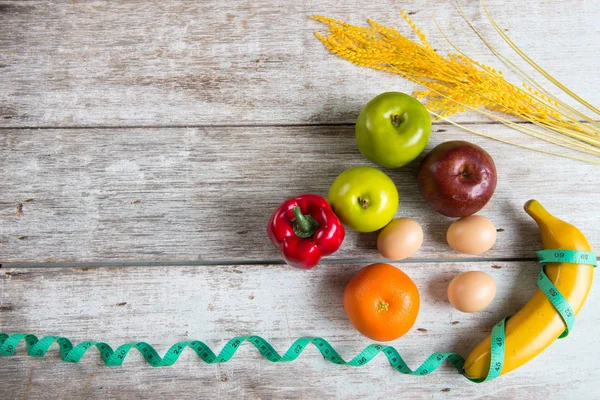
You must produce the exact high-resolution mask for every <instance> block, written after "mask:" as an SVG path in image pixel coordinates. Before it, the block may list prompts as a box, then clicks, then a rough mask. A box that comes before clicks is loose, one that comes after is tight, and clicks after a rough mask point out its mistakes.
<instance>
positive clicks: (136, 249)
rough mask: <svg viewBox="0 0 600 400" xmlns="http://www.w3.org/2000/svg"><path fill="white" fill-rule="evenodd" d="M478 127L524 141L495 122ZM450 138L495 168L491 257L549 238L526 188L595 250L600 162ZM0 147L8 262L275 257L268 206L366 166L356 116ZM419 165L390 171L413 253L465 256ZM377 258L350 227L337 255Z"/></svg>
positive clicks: (59, 133) (4, 139) (3, 248)
mask: <svg viewBox="0 0 600 400" xmlns="http://www.w3.org/2000/svg"><path fill="white" fill-rule="evenodd" d="M475 128H478V129H482V130H485V131H486V132H488V133H491V134H494V135H501V136H502V135H503V136H505V137H515V139H517V140H518V141H519V142H520V143H527V140H528V138H527V137H523V135H521V136H519V135H520V134H519V133H514V132H512V131H510V130H509V131H507V130H506V129H503V128H502V127H499V126H495V125H491V126H475ZM452 139H467V140H470V141H472V142H474V143H478V144H480V145H481V146H482V147H483V148H485V149H487V150H488V151H489V152H490V154H491V155H492V157H493V158H494V159H495V161H496V164H497V169H498V174H499V179H498V181H499V183H498V186H497V188H496V193H495V195H494V197H493V198H492V201H490V203H489V204H488V205H487V206H486V207H485V208H484V209H483V210H481V211H480V214H482V215H485V216H487V217H489V218H490V219H491V220H492V221H493V222H494V223H495V224H496V227H497V228H499V229H503V231H502V232H499V233H498V241H497V244H496V245H495V246H494V248H493V249H492V250H490V251H489V252H488V253H486V254H485V256H486V257H533V256H534V255H535V251H536V250H539V249H540V248H541V243H540V241H539V235H538V233H537V227H536V225H535V224H534V223H533V221H532V220H531V219H530V218H529V217H528V216H527V215H526V214H525V212H524V211H523V210H522V207H523V205H524V203H525V202H526V201H527V200H529V199H530V198H537V199H538V200H540V201H541V202H542V204H544V205H545V206H546V207H547V208H548V209H549V210H550V211H551V212H553V213H555V214H556V215H557V216H559V217H562V218H564V219H566V220H567V221H569V222H571V223H573V224H574V225H575V226H578V227H579V228H580V229H582V231H583V232H584V233H585V234H586V235H587V237H588V239H589V240H590V243H592V246H594V243H599V242H600V225H599V224H597V214H590V210H597V209H598V207H599V206H600V200H599V199H600V198H599V196H598V194H599V192H598V190H599V189H598V188H599V187H600V186H599V184H600V181H599V179H600V178H599V177H598V175H597V174H596V173H595V171H596V170H597V166H593V165H588V164H584V163H582V162H578V161H571V160H565V159H559V158H557V157H550V156H547V155H545V154H539V153H534V152H531V151H528V150H523V149H520V148H517V147H514V146H509V145H506V144H502V143H499V142H496V141H492V140H489V139H485V138H479V137H478V136H475V135H472V134H468V133H467V134H465V133H463V132H462V131H460V130H458V129H457V128H454V127H446V126H445V127H444V128H443V129H437V130H436V131H435V132H433V134H432V139H431V141H430V143H429V146H428V149H431V148H432V147H433V146H435V145H436V144H438V143H441V142H443V141H447V140H452ZM0 146H1V147H2V148H4V149H7V151H6V152H5V156H4V157H3V158H2V159H0V193H2V198H1V199H0V241H1V242H2V243H0V254H1V255H2V257H1V258H2V261H3V262H86V261H89V262H93V261H166V260H176V261H221V262H224V261H227V260H229V261H259V262H260V260H278V259H280V256H279V253H278V251H277V249H275V247H274V246H272V245H271V243H270V242H269V240H268V238H267V235H266V233H265V232H266V231H265V230H266V223H267V221H268V219H269V216H270V214H271V213H272V212H273V210H275V208H276V207H277V206H278V205H279V204H280V203H281V202H282V201H283V200H285V199H286V198H288V197H293V196H296V195H299V194H301V193H316V194H319V195H322V196H327V193H328V190H329V186H330V185H331V183H332V182H333V180H334V179H335V177H336V176H337V175H338V174H340V173H341V172H342V171H344V170H345V169H347V168H350V167H353V166H356V165H368V161H366V159H364V157H362V155H361V154H360V153H359V152H358V150H357V149H356V144H355V140H354V132H353V128H352V127H351V126H341V127H277V128H275V127H271V128H267V127H264V128H232V127H230V128H188V129H173V128H171V129H102V130H94V129H68V130H62V129H59V130H27V131H23V130H16V131H5V132H4V133H3V134H2V135H0ZM418 162H419V160H417V161H416V162H414V163H413V164H411V166H409V167H405V168H401V169H398V170H386V172H387V173H389V175H390V176H391V177H392V179H393V180H394V182H395V183H396V185H397V187H398V190H399V193H400V198H401V200H400V208H399V209H398V213H397V215H398V216H407V217H412V218H416V219H417V220H418V221H419V222H420V223H421V224H422V226H423V229H424V231H425V242H424V245H423V247H422V249H421V250H420V252H419V253H417V255H416V257H419V258H452V257H461V255H460V254H458V253H456V252H454V251H453V250H451V249H450V248H449V247H448V245H447V244H446V241H445V232H446V229H447V227H448V226H449V224H450V223H451V221H453V219H450V218H446V217H443V216H441V215H439V214H437V213H435V212H433V211H432V210H431V209H430V208H429V206H428V205H427V204H426V203H425V201H424V200H423V199H422V197H421V195H420V194H419V193H418V190H417V185H416V170H417V166H418ZM582 188H583V189H584V190H582ZM19 204H21V206H19ZM17 207H20V210H21V211H20V212H19V213H18V212H17ZM377 257H378V253H377V250H376V233H371V234H357V233H355V232H350V231H348V235H347V239H346V240H345V242H344V244H343V245H342V248H341V249H340V250H339V251H338V252H337V253H336V254H334V255H333V256H332V257H331V258H337V259H349V258H355V259H356V258H358V259H373V258H377Z"/></svg>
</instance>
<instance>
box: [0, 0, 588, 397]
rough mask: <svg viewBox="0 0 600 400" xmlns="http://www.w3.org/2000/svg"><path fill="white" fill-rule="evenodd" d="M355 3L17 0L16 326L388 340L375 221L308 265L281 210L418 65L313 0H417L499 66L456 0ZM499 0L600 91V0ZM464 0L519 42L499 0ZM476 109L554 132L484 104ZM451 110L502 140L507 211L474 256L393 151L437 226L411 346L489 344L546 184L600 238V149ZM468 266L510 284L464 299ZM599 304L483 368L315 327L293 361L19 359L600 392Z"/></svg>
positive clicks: (393, 385) (193, 393)
mask: <svg viewBox="0 0 600 400" xmlns="http://www.w3.org/2000/svg"><path fill="white" fill-rule="evenodd" d="M343 3H344V4H333V2H322V1H314V0H305V1H301V2H280V1H275V0H270V1H267V0H265V1H254V2H249V1H248V2H238V1H223V0H221V1H203V2H196V1H174V0H162V1H141V0H139V1H121V2H107V1H83V0H76V1H0V146H1V147H0V148H1V149H2V152H1V155H0V261H1V262H2V268H1V269H0V330H1V331H4V332H7V333H14V332H28V333H35V334H37V335H46V334H57V335H63V336H67V337H69V338H70V339H72V340H73V341H74V342H79V341H82V340H89V339H92V340H104V341H107V342H108V343H110V344H113V345H119V344H122V343H125V342H130V341H137V340H143V341H147V342H149V343H152V344H154V345H155V346H156V347H157V349H158V350H159V352H164V351H166V349H167V348H168V347H169V346H170V345H171V344H173V343H175V342H176V341H180V340H185V339H188V338H194V339H200V340H203V341H205V342H206V343H208V344H210V345H212V346H213V348H214V349H220V347H221V346H222V345H223V344H224V343H225V341H226V340H227V339H229V338H231V337H232V336H235V335H240V334H259V335H261V336H263V337H265V338H267V339H269V340H270V341H272V343H273V344H274V345H275V347H276V348H277V349H282V350H283V349H286V348H287V346H288V345H289V344H291V342H292V341H293V340H294V339H295V338H297V337H300V336H306V335H320V336H322V337H325V338H327V339H329V340H331V341H332V343H333V344H334V345H335V347H336V348H337V349H339V351H340V353H341V354H342V355H343V356H345V357H346V358H350V357H352V356H354V355H355V354H356V353H357V352H358V351H360V350H361V349H362V348H363V347H364V346H366V345H367V344H369V343H370V341H369V340H367V339H366V338H364V337H362V336H361V335H360V334H358V333H357V332H356V331H355V330H354V329H353V328H352V327H351V326H350V324H349V322H348V321H347V319H346V317H345V315H344V311H343V307H342V304H341V293H342V291H343V288H344V285H345V284H346V283H347V282H348V280H349V279H350V277H351V276H352V274H353V273H355V272H356V271H357V270H358V269H360V268H361V267H363V266H364V265H366V264H367V263H369V262H371V261H373V260H375V259H377V258H378V254H377V251H376V248H375V239H376V236H375V235H374V234H360V235H359V234H356V233H352V232H349V233H348V237H347V240H346V241H345V242H344V244H343V246H342V248H341V249H340V251H339V252H338V253H336V254H335V255H334V256H332V257H330V258H329V260H328V262H327V263H324V264H323V265H321V266H319V267H318V268H316V269H314V270H312V271H310V272H305V271H297V270H293V269H291V268H289V267H286V266H284V265H281V262H280V257H279V255H278V252H277V250H276V249H275V248H273V247H272V246H271V244H270V243H269V242H268V239H267V237H266V235H265V233H264V231H265V224H266V221H267V219H268V217H269V215H270V213H271V212H272V210H273V209H274V208H275V207H276V206H277V205H278V204H279V203H280V202H281V201H282V200H284V199H285V198H287V197H291V196H294V195H297V194H300V193H304V192H312V193H317V194H321V195H326V194H327V190H328V187H329V185H330V184H331V183H332V181H333V179H334V178H335V177H336V176H337V175H338V174H339V173H340V172H342V171H343V170H345V169H346V168H349V167H351V166H355V165H368V161H366V160H365V159H364V158H362V156H361V155H360V153H359V152H358V151H357V149H356V147H355V143H354V137H353V134H354V131H353V123H354V121H355V119H356V116H357V114H358V112H359V111H360V109H361V107H362V106H363V105H364V104H365V103H366V102H367V101H368V100H369V99H370V98H372V97H373V96H375V95H377V94H379V93H381V92H383V91H389V90H398V91H404V92H408V93H410V92H412V91H413V90H415V89H416V86H414V85H412V84H410V83H408V82H406V81H404V80H402V79H401V78H399V77H397V76H394V75H391V74H385V73H382V72H378V71H374V70H369V69H361V68H359V67H356V66H354V65H352V64H350V63H348V62H346V61H344V60H341V59H338V58H336V57H335V56H333V55H331V54H329V53H328V52H327V51H326V50H325V49H324V48H323V46H322V45H321V44H320V43H319V42H318V40H317V39H316V38H315V37H314V36H313V33H314V32H315V31H317V30H321V31H322V29H323V27H322V26H321V25H320V24H319V23H317V22H315V21H312V20H309V19H308V16H309V15H312V14H323V15H326V16H331V17H336V18H339V19H342V20H345V21H349V22H352V23H356V24H363V23H366V19H367V18H370V17H371V18H374V19H376V20H377V21H379V22H382V23H386V24H390V25H395V26H397V27H399V29H401V30H402V31H403V32H406V33H407V34H410V32H409V28H408V26H406V24H405V23H404V22H403V21H402V20H401V18H400V16H399V11H400V7H403V8H404V9H405V10H407V11H408V12H409V13H410V14H411V17H412V18H414V20H415V22H416V23H417V24H418V25H419V26H420V27H421V28H422V29H423V31H424V32H425V33H427V34H428V37H429V38H430V41H431V42H432V43H433V44H434V46H435V47H436V48H437V49H438V50H439V51H441V52H447V51H449V50H450V47H449V46H448V44H447V43H445V42H444V39H443V37H442V36H441V34H440V33H439V32H438V31H437V28H436V26H435V23H434V19H433V15H435V17H436V19H437V20H438V22H439V23H440V25H441V26H442V28H443V29H444V31H445V32H446V34H447V35H448V36H449V37H451V38H453V40H455V43H456V44H458V45H459V46H460V47H462V48H463V49H464V50H466V51H467V53H469V54H470V55H471V56H472V57H473V58H474V59H477V60H479V61H482V62H485V63H488V64H491V65H494V66H498V67H500V65H499V64H498V61H497V60H496V59H495V58H494V57H493V55H491V54H490V52H489V51H487V50H486V49H485V47H484V45H483V44H482V43H481V42H478V41H477V40H475V37H474V35H473V34H472V33H470V32H469V31H468V28H467V26H466V25H465V23H464V22H463V21H461V18H460V15H459V13H458V12H457V9H456V7H455V5H454V3H453V2H452V1H451V0H443V1H432V2H429V3H428V2H423V1H419V0H407V1H405V2H402V4H400V3H398V2H395V1H391V0H381V1H378V2H372V1H362V0H350V1H346V2H343ZM488 5H489V7H490V9H491V11H492V13H493V14H494V16H495V17H496V19H497V21H498V22H499V23H500V24H501V25H502V26H503V27H504V28H505V29H506V31H507V32H508V34H509V35H510V36H511V37H512V38H513V39H514V40H515V41H516V42H517V43H518V44H519V45H520V46H521V47H522V48H523V49H525V50H526V51H527V52H528V53H529V54H530V55H531V56H532V57H533V58H534V59H535V60H537V61H538V62H539V63H540V64H541V65H543V66H544V67H546V69H548V70H549V71H550V72H551V73H553V74H554V75H555V76H556V77H557V78H558V79H559V80H561V81H562V82H563V83H565V84H566V85H567V86H569V87H570V88H572V89H573V90H574V91H576V92H578V93H580V94H581V95H582V96H583V97H584V98H586V99H587V100H589V101H590V102H591V103H593V104H596V105H598V104H600V93H599V91H598V90H597V89H598V87H600V73H598V67H597V64H598V62H599V58H598V43H599V42H600V25H599V24H598V20H599V19H600V3H599V2H597V1H596V0H576V1H558V0H555V1H552V0H551V1H540V2H530V3H527V5H526V6H524V5H523V2H522V1H519V0H502V1H501V0H494V1H492V0H488ZM462 6H463V8H464V9H465V12H466V13H467V15H468V16H469V17H470V18H472V19H473V21H474V22H475V24H476V25H477V27H478V28H479V29H481V31H482V32H484V34H485V35H486V36H487V37H488V38H489V39H491V41H492V42H493V43H494V44H495V45H497V46H498V48H500V49H501V50H502V51H506V52H507V54H509V55H511V53H510V52H509V51H508V50H507V48H506V45H504V44H503V43H502V42H501V40H500V39H499V38H498V36H497V35H496V34H495V33H494V31H493V29H492V28H491V26H490V25H489V23H487V21H486V19H485V16H484V14H483V8H482V6H481V4H480V2H478V1H473V0H470V1H463V2H462ZM432 13H433V14H432ZM527 70H528V71H529V70H530V69H529V68H527ZM507 75H508V76H509V78H510V77H511V75H510V74H507ZM454 119H455V120H456V121H458V122H462V123H468V124H471V126H472V127H473V128H475V129H478V130H481V131H484V132H487V133H490V134H493V135H495V136H497V137H500V138H503V139H506V140H511V141H514V142H517V143H521V144H526V145H533V146H536V147H538V148H540V149H544V150H548V151H556V148H553V147H552V146H550V145H546V144H544V143H541V142H537V141H535V140H534V139H531V138H529V137H526V136H524V135H522V134H520V133H517V132H514V131H511V130H508V129H506V128H505V127H503V126H501V125H497V124H494V123H491V122H490V121H487V120H485V119H483V118H482V117H480V116H478V115H476V114H472V113H466V114H463V115H457V116H456V117H455V118H454ZM432 132H433V133H432V138H431V141H430V144H429V146H428V149H430V148H432V147H433V146H435V145H436V144H438V143H441V142H443V141H446V140H451V139H456V138H460V139H465V140H469V141H472V142H474V143H477V144H479V145H481V146H483V147H484V148H486V149H487V150H488V151H489V152H490V154H491V155H492V156H493V157H494V159H495V161H496V163H497V167H498V170H499V184H498V188H497V191H496V194H495V196H494V198H493V199H492V201H491V202H490V203H489V204H488V205H487V206H486V207H485V208H484V209H483V210H482V211H481V214H482V215H485V216H487V217H489V218H490V219H492V220H493V221H494V223H495V224H496V226H497V227H498V228H501V230H502V231H501V232H499V233H498V241H497V244H496V246H495V247H494V248H493V249H492V250H491V251H489V252H488V253H486V254H485V255H484V257H480V258H469V259H464V257H463V256H461V255H460V254H457V253H455V252H453V251H452V250H451V249H449V248H448V246H447V245H446V244H445V241H444V235H445V230H446V228H447V226H448V225H449V223H450V222H451V220H450V219H448V218H444V217H441V216H439V215H437V214H435V213H434V212H432V211H431V210H430V209H429V208H428V207H427V205H426V204H425V202H424V201H423V200H422V199H421V198H420V196H419V195H418V192H417V191H416V182H415V179H414V177H415V174H416V166H417V165H418V162H415V163H413V164H412V165H410V166H408V167H406V168H403V169H400V170H394V171H391V170H387V171H386V172H387V173H389V174H390V176H391V177H392V178H393V179H394V181H395V182H396V184H397V185H398V188H399V192H400V197H401V206H400V208H399V210H398V216H409V217H413V218H416V219H418V220H419V221H420V222H421V223H422V225H423V228H424V231H425V243H424V245H423V247H422V249H421V250H420V252H419V253H417V255H416V256H415V258H414V259H411V260H409V261H408V262H405V263H397V264H396V265H397V266H399V267H400V268H402V269H403V270H404V271H405V272H407V273H408V274H409V275H410V276H411V277H412V278H413V279H414V280H415V282H416V283H417V285H418V286H419V288H420V290H421V293H422V299H423V300H422V301H423V305H422V310H421V313H420V315H419V318H418V320H417V323H416V325H415V328H414V329H413V330H412V331H411V332H410V333H408V334H407V335H406V336H404V337H403V338H401V339H399V340H397V341H394V342H392V344H393V345H394V346H396V347H397V348H398V349H399V350H400V351H401V353H402V355H403V357H405V358H406V360H407V362H409V364H410V365H411V366H413V367H416V366H417V365H418V364H419V363H420V362H422V361H423V360H424V359H425V358H426V357H427V356H428V355H429V354H430V353H431V352H433V351H449V350H452V351H457V352H459V353H461V354H464V355H467V354H468V352H469V351H470V350H471V349H472V348H473V344H474V343H475V342H476V341H478V340H480V339H481V338H483V337H484V336H485V335H487V333H488V332H489V330H490V328H491V326H492V325H493V324H494V323H495V322H497V321H498V320H499V319H501V318H502V317H504V316H506V315H509V314H511V313H513V312H515V311H516V310H517V309H519V308H520V307H521V306H522V305H523V304H524V303H525V302H526V301H527V299H528V298H529V297H530V296H531V295H532V294H533V292H534V291H535V278H536V274H537V272H538V267H537V265H536V263H535V262H534V261H533V257H534V252H535V250H537V249H539V248H540V247H541V243H540V241H539V239H538V234H537V228H536V226H535V225H534V223H533V222H532V221H531V220H530V219H529V217H527V216H526V214H525V213H524V212H523V211H522V206H523V204H524V203H525V201H527V200H528V199H530V198H537V199H538V200H540V201H541V202H542V203H543V204H544V205H545V206H546V207H547V208H548V209H549V210H550V211H551V212H553V213H555V214H556V215H557V216H559V217H561V218H563V219H566V220H568V221H570V222H572V223H573V224H575V225H576V226H578V227H580V228H581V229H582V231H583V232H584V233H585V234H586V235H587V237H588V239H589V240H590V242H591V243H592V245H596V246H597V245H598V244H599V243H600V212H599V207H600V200H599V195H600V185H599V184H600V178H599V175H598V167H597V166H593V165H589V164H585V163H582V162H578V161H572V160H566V159H560V158H557V157H553V156H549V155H546V154H541V153H534V152H531V151H527V150H523V149H520V148H517V147H514V146H509V145H506V144H502V143H499V142H497V141H493V140H490V139H486V138H481V137H477V136H475V135H472V134H469V133H466V132H464V131H461V130H459V129H457V128H455V127H453V126H452V125H448V124H444V123H436V124H435V125H434V127H433V131H432ZM31 267H40V268H31ZM467 270H482V271H485V272H488V273H490V274H491V275H492V276H493V277H494V279H495V280H496V282H497V284H498V294H497V297H496V300H495V301H494V302H493V303H492V305H491V306H490V307H489V308H488V309H486V310H485V311H483V312H480V313H476V314H463V313H459V312H457V311H455V310H453V309H452V308H451V307H450V305H449V304H448V302H447V300H446V297H445V289H446V286H447V283H448V282H449V280H450V279H451V278H452V277H453V276H455V275H456V273H458V272H460V271H467ZM599 305H600V296H599V295H598V291H597V290H595V291H592V293H591V294H590V297H589V300H588V304H587V305H586V307H585V308H584V310H583V311H582V313H581V314H580V316H579V317H578V320H577V325H576V329H574V331H573V332H572V334H571V335H570V336H569V337H568V338H567V339H565V340H561V341H558V342H557V343H555V344H553V345H552V347H551V348H550V349H548V350H547V351H546V352H545V353H543V354H542V355H540V356H539V357H537V358H536V359H534V360H533V361H531V362H530V363H528V364H527V365H526V366H524V367H522V368H520V369H519V370H517V371H515V372H512V373H511V374H510V375H507V376H505V377H501V378H499V379H497V380H495V381H492V382H490V383H486V384H483V385H475V384H472V383H470V382H468V381H467V380H465V379H464V378H461V377H460V376H459V375H458V374H457V373H456V371H455V370H453V369H452V368H451V367H450V366H448V365H445V366H443V367H442V368H440V370H438V371H436V372H435V373H433V374H432V375H429V376H426V377H407V376H402V375H399V374H397V373H396V372H395V371H393V370H392V368H391V367H389V364H388V363H387V360H386V359H385V358H384V357H378V358H377V359H376V360H374V361H373V362H372V363H371V364H369V365H368V366H366V367H363V368H351V367H339V366H336V365H333V364H328V363H327V362H325V361H324V360H323V359H322V357H320V355H319V354H318V353H317V352H316V350H313V349H312V348H309V349H308V350H307V351H306V353H305V354H304V355H303V356H302V357H300V359H298V360H297V361H295V362H293V363H289V364H277V365H275V364H270V363H268V362H267V361H265V360H263V359H262V358H260V356H259V355H258V353H257V352H256V351H255V350H254V349H252V347H251V346H249V345H247V346H243V347H242V349H241V350H240V351H239V352H238V354H237V355H236V356H235V357H234V359H233V360H232V361H230V362H229V363H227V364H223V365H213V366H207V365H205V364H204V363H202V362H201V361H200V360H199V359H198V358H197V357H196V356H195V355H194V354H192V353H191V352H190V353H186V354H185V355H184V356H183V357H182V358H181V359H180V361H178V363H177V364H176V365H175V366H173V367H170V368H162V369H153V368H151V367H150V366H148V365H147V364H145V362H144V361H143V359H142V358H141V357H140V356H138V355H136V354H133V353H132V354H131V356H130V358H128V359H127V361H126V363H125V364H124V366H123V367H120V368H107V367H104V366H102V362H101V360H100V358H99V357H98V356H97V354H95V353H94V352H90V354H88V355H87V356H85V358H84V359H83V361H82V362H81V363H80V364H77V365H71V364H65V363H61V362H60V359H59V356H58V353H57V351H56V350H51V351H50V352H49V354H48V355H47V356H46V357H45V358H44V359H32V358H29V357H27V356H26V355H25V353H24V350H23V349H22V348H20V349H19V350H18V352H17V356H15V357H12V358H2V359H0V376H1V377H2V379H1V381H2V384H0V397H1V398H21V397H22V398H92V397H94V398H103V399H104V398H151V397H152V398H158V397H167V396H171V397H174V398H188V397H189V398H198V397H202V398H211V397H219V398H301V397H306V398H324V397H333V398H336V397H337V398H389V397H393V396H394V397H397V396H398V395H400V394H401V395H402V397H406V398H435V399H437V398H440V399H447V398H454V397H457V398H458V397H460V398H498V399H506V398H517V397H518V398H528V399H534V398H540V399H550V398H556V399H567V398H576V399H583V398H585V399H591V398H600V393H599V392H598V390H597V384H596V382H597V381H598V380H599V379H600V371H599V370H598V369H597V365H596V364H597V362H596V360H597V358H598V355H599V351H600V339H599V337H600V314H599V313H597V312H596V310H597V309H598V306H599Z"/></svg>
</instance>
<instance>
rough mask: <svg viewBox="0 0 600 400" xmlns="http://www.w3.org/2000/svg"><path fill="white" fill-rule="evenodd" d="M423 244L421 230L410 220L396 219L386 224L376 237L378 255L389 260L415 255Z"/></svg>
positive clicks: (416, 223) (419, 226)
mask: <svg viewBox="0 0 600 400" xmlns="http://www.w3.org/2000/svg"><path fill="white" fill-rule="evenodd" d="M422 244H423V229H421V225H419V223H418V222H417V221H415V220H414V219H411V218H398V219H394V220H392V222H390V223H389V224H387V225H386V226H385V227H384V228H383V229H382V230H381V232H379V236H378V237H377V249H378V250H379V253H381V255H382V256H384V257H385V258H388V259H390V260H402V259H403V258H408V257H410V256H412V255H413V254H415V253H416V252H417V251H418V250H419V248H421V245H422Z"/></svg>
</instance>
